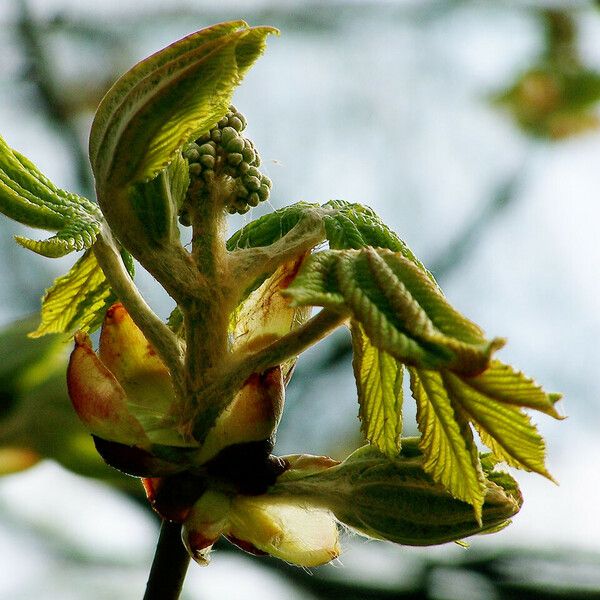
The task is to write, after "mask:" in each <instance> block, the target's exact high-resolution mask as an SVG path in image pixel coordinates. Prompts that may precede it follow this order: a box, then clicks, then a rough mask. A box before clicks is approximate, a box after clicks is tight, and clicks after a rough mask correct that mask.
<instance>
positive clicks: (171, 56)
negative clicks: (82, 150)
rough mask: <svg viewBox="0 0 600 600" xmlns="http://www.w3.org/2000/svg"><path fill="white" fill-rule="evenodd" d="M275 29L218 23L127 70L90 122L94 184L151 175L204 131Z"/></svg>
mask: <svg viewBox="0 0 600 600" xmlns="http://www.w3.org/2000/svg"><path fill="white" fill-rule="evenodd" d="M276 32H277V30H275V29H273V28H272V27H253V28H252V27H248V25H247V24H246V23H245V22H244V21H232V22H228V23H221V24H219V25H215V26H213V27H208V28H206V29H202V30H200V31H198V32H196V33H193V34H191V35H188V36H187V37H185V38H183V39H181V40H179V41H177V42H175V43H174V44H171V45H170V46H168V47H167V48H164V49H163V50H161V51H159V52H157V53H156V54H153V55H152V56H150V57H149V58H147V59H145V60H143V61H142V62H140V63H139V64H137V65H136V66H135V67H133V68H132V69H130V70H129V71H128V72H127V73H125V74H124V75H123V76H122V77H121V78H120V79H119V80H118V81H117V82H116V83H115V84H114V85H113V86H112V88H111V89H110V90H109V91H108V93H107V94H106V96H105V97H104V99H103V100H102V102H101V104H100V106H99V108H98V111H97V113H96V117H95V119H94V123H93V125H92V131H91V135H90V159H91V162H92V168H93V171H94V175H95V177H96V180H97V182H98V183H99V185H100V189H101V190H103V191H104V190H106V189H107V187H110V188H112V189H118V188H121V187H123V186H125V185H129V184H132V183H136V182H139V181H144V180H148V179H152V178H153V177H154V176H155V175H156V174H157V173H158V172H159V171H161V170H162V169H164V168H165V167H166V166H167V165H168V164H169V163H170V162H171V160H172V159H173V157H174V155H175V153H176V151H177V150H178V149H180V148H181V147H182V146H183V144H184V143H185V142H187V141H189V140H190V139H193V138H195V137H198V136H199V135H201V134H203V133H205V132H206V131H208V130H209V129H210V127H212V126H213V125H214V124H215V123H216V122H217V121H218V120H219V119H220V118H221V117H222V116H223V115H224V114H225V113H226V112H227V109H228V107H229V104H230V100H231V94H232V92H233V90H234V89H235V87H236V86H237V85H238V84H239V83H240V81H241V79H242V77H243V76H244V74H245V72H246V71H247V70H248V68H249V67H250V66H251V65H252V63H253V62H254V61H255V60H256V59H257V58H258V57H259V56H260V54H261V53H262V52H263V50H264V47H265V39H266V37H267V35H269V34H271V33H276ZM102 195H103V194H101V196H102ZM105 200H106V202H110V198H106V199H105Z"/></svg>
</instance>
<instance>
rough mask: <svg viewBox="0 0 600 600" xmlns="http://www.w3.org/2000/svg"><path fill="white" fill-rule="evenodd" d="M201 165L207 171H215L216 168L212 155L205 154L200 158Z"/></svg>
mask: <svg viewBox="0 0 600 600" xmlns="http://www.w3.org/2000/svg"><path fill="white" fill-rule="evenodd" d="M200 164H201V165H202V166H203V167H205V168H206V169H214V168H215V157H214V156H211V155H210V154H204V155H203V156H201V157H200Z"/></svg>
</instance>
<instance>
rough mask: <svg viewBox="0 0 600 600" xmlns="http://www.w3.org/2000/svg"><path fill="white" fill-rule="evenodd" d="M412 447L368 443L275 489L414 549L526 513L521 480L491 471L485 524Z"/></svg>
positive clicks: (290, 475)
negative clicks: (399, 450) (384, 449)
mask: <svg viewBox="0 0 600 600" xmlns="http://www.w3.org/2000/svg"><path fill="white" fill-rule="evenodd" d="M405 447H406V448H407V450H408V451H409V454H410V456H403V455H400V456H397V457H396V458H394V459H390V458H389V457H387V456H385V455H383V454H381V453H380V452H379V451H378V450H377V449H376V448H374V447H373V446H365V447H363V448H360V449H359V450H357V451H356V452H354V453H353V454H351V455H350V456H349V457H348V458H347V459H346V460H345V461H344V462H343V463H341V464H340V465H338V466H334V467H332V468H329V469H321V470H319V471H315V470H314V469H310V468H309V469H308V470H307V471H306V472H303V470H302V469H301V468H297V469H291V470H290V471H287V472H285V473H284V474H283V475H281V476H280V477H279V480H278V482H277V483H276V484H275V486H273V487H272V488H271V490H270V494H272V495H280V496H282V497H285V498H288V499H289V500H290V501H293V500H295V501H296V502H300V501H301V500H304V501H305V502H307V503H310V504H313V505H316V506H321V507H323V508H328V509H329V510H331V511H332V512H333V513H334V514H335V516H336V517H337V518H338V519H339V520H340V521H341V522H342V523H344V524H345V525H347V526H349V527H351V528H353V529H355V530H357V531H358V532H359V533H361V534H363V535H366V536H369V537H373V538H377V539H383V540H389V541H392V542H396V543H398V544H405V545H410V546H429V545H435V544H443V543H445V542H450V541H457V540H460V539H462V538H464V537H467V536H470V535H474V534H478V533H485V532H486V531H490V530H494V529H497V528H498V527H500V526H502V525H506V524H508V520H509V519H510V518H511V517H512V516H513V515H515V514H516V513H517V512H518V511H519V508H520V506H521V503H522V498H521V495H520V493H519V491H518V488H517V486H516V483H515V482H514V480H513V479H512V478H511V477H510V476H509V475H506V474H502V476H501V477H492V474H490V475H489V477H488V478H487V479H486V480H485V488H484V495H485V503H484V505H483V509H482V513H481V522H479V523H478V522H477V520H476V519H474V518H473V510H472V507H471V506H470V505H469V504H467V503H465V502H461V501H460V500H456V499H455V498H453V497H452V496H451V495H450V494H449V493H448V492H447V491H446V490H445V489H444V487H443V486H441V485H440V484H437V483H434V481H433V480H432V479H431V477H430V476H429V475H428V474H427V473H426V471H425V470H424V468H423V458H422V456H420V454H419V453H418V452H416V451H415V445H414V444H413V443H411V441H410V440H408V441H407V443H406V444H405Z"/></svg>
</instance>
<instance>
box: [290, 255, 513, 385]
mask: <svg viewBox="0 0 600 600" xmlns="http://www.w3.org/2000/svg"><path fill="white" fill-rule="evenodd" d="M287 293H288V294H289V296H290V297H291V298H292V300H293V301H294V302H296V303H298V304H312V305H315V306H323V307H326V308H331V309H333V310H338V311H348V312H349V313H350V315H351V316H352V318H353V319H354V320H356V321H358V322H360V323H361V325H362V326H363V327H364V330H365V332H366V334H367V335H368V337H369V339H370V340H371V342H372V343H373V344H374V345H375V346H377V347H378V348H379V349H381V350H383V351H385V352H387V353H389V354H391V355H392V356H394V357H395V358H396V359H397V360H399V361H401V362H404V363H406V364H409V365H413V366H417V367H420V368H425V369H441V368H447V369H450V370H452V371H456V372H458V373H462V374H468V375H476V374H479V373H481V372H483V371H484V370H485V369H486V368H487V367H488V366H489V362H490V359H491V356H492V353H493V352H494V351H495V350H496V349H497V348H498V347H500V346H501V345H502V343H503V342H502V341H501V340H498V339H494V340H491V341H487V340H486V339H485V338H484V337H483V333H482V332H481V330H480V329H479V328H478V327H477V326H476V325H474V324H473V323H471V322H470V321H469V320H468V319H466V318H464V317H463V316H462V315H461V314H460V313H458V312H457V311H456V310H454V309H453V308H452V307H451V306H450V304H449V303H448V302H447V300H446V299H445V298H444V296H443V295H442V294H441V292H440V291H439V289H438V288H437V286H436V285H435V284H434V283H433V282H432V281H431V280H430V279H429V277H428V275H427V273H426V272H424V271H422V270H421V269H420V268H419V267H418V266H417V265H415V264H414V263H412V262H411V261H410V260H408V259H407V258H405V257H404V256H403V255H402V254H401V253H394V252H391V251H389V250H385V249H378V250H375V249H373V248H370V247H367V248H362V249H361V250H329V251H324V252H317V253H315V254H313V255H312V256H310V257H309V258H308V259H307V260H306V261H305V263H304V265H303V267H302V269H301V271H300V273H299V275H298V277H297V278H296V279H295V280H294V282H293V283H292V284H291V285H290V287H289V288H288V290H287Z"/></svg>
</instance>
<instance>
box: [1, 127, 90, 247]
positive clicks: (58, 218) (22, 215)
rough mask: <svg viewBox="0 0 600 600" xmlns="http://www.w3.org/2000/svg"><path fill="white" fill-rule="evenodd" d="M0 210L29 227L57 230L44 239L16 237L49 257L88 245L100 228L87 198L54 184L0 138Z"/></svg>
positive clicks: (23, 244) (21, 242)
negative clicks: (51, 235) (54, 234)
mask: <svg viewBox="0 0 600 600" xmlns="http://www.w3.org/2000/svg"><path fill="white" fill-rule="evenodd" d="M0 211H1V212H3V213H4V214H5V215H6V216H8V217H10V218H11V219H14V220H15V221H18V222H19V223H22V224H24V225H28V226H31V227H37V228H41V229H47V230H50V231H57V232H58V233H57V235H56V236H54V237H52V238H50V239H49V240H44V241H34V240H30V239H27V238H24V237H17V241H18V242H19V243H20V244H21V245H22V246H24V247H25V248H28V249H30V250H32V251H34V252H37V253H38V254H42V255H43V256H48V257H51V258H55V257H59V256H64V255H65V254H68V253H69V252H72V251H74V250H83V249H84V248H89V247H90V246H92V245H93V244H94V242H95V241H96V236H97V234H98V231H99V230H100V221H101V214H100V210H99V209H98V207H97V206H96V205H95V204H93V203H92V202H90V201H89V200H87V199H85V198H83V197H81V196H78V195H77V194H73V193H70V192H66V191H64V190H61V189H59V188H57V187H56V186H55V185H54V184H53V183H52V182H51V181H50V180H49V179H48V178H47V177H45V176H44V175H43V174H42V173H41V172H40V171H39V170H38V169H37V167H36V166H35V165H34V164H33V163H32V162H31V161H29V160H28V159H27V158H25V157H24V156H23V155H21V154H19V153H18V152H16V151H15V150H13V149H12V148H10V147H9V146H8V145H7V144H6V142H5V141H4V140H3V139H2V138H0Z"/></svg>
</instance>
